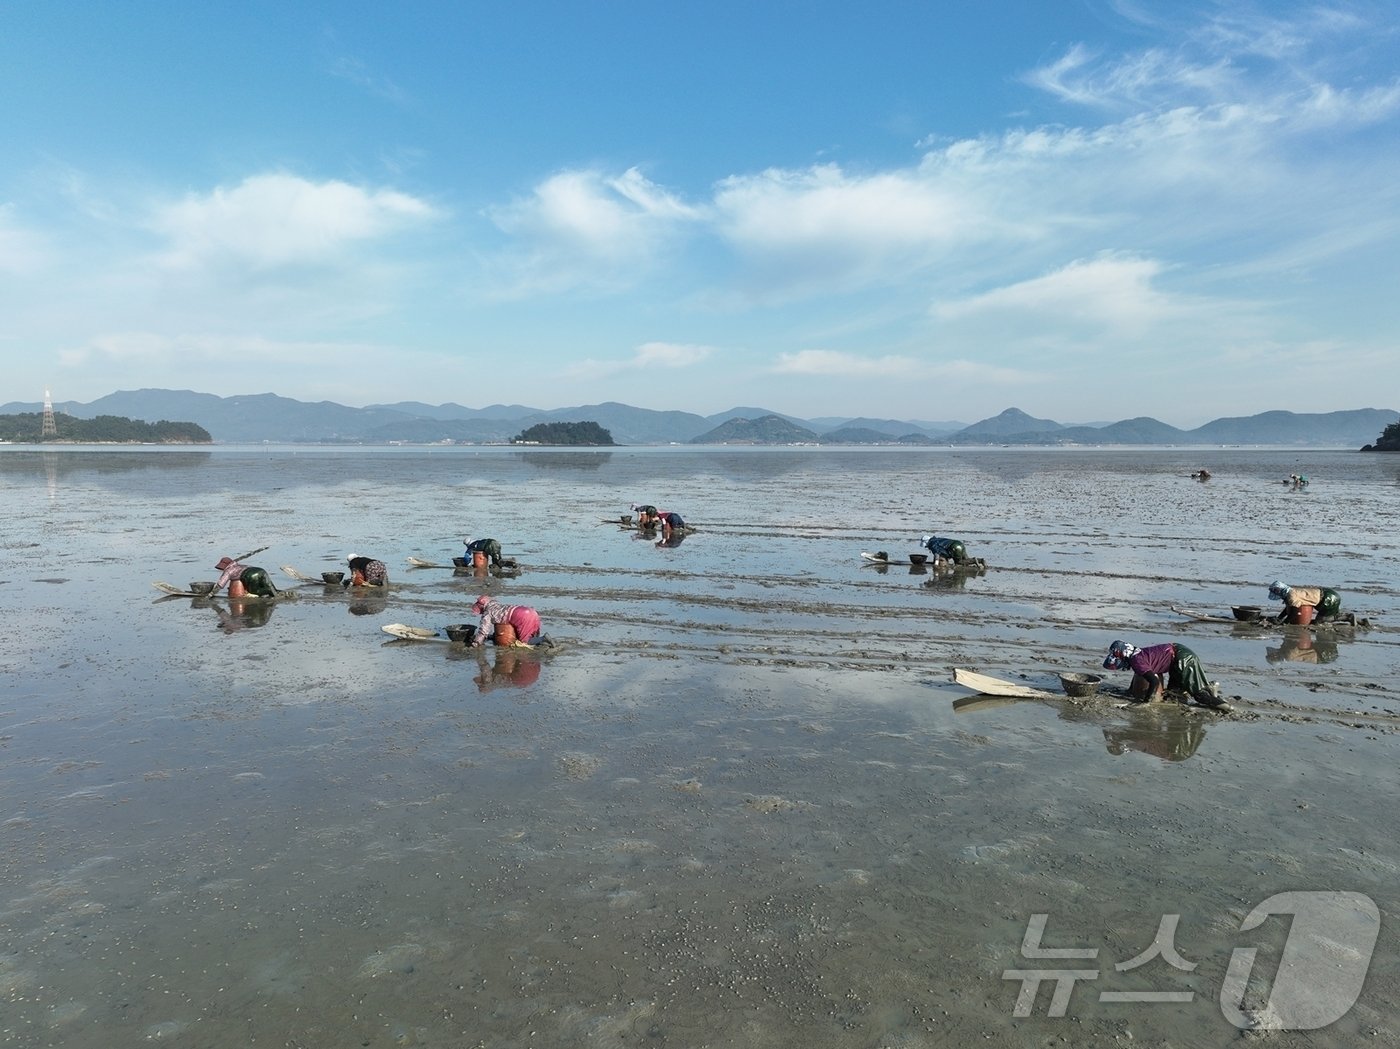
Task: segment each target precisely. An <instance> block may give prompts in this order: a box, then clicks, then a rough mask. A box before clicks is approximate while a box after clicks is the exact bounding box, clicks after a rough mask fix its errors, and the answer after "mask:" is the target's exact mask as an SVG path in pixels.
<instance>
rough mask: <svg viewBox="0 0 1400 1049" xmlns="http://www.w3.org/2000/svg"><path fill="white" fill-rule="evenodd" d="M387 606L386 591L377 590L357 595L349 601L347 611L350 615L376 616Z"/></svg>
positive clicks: (387, 596)
mask: <svg viewBox="0 0 1400 1049" xmlns="http://www.w3.org/2000/svg"><path fill="white" fill-rule="evenodd" d="M388 607H389V595H388V593H387V592H385V591H379V592H374V593H364V594H361V595H357V596H356V598H355V600H354V601H352V602H350V606H349V611H350V614H351V615H352V616H377V615H380V614H381V613H383V612H384V611H386V610H387V609H388Z"/></svg>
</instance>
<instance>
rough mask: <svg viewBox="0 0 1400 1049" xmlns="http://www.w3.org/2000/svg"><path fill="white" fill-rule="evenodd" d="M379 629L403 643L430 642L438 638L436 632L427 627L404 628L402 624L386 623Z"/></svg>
mask: <svg viewBox="0 0 1400 1049" xmlns="http://www.w3.org/2000/svg"><path fill="white" fill-rule="evenodd" d="M379 629H380V630H383V631H384V633H386V634H393V635H394V636H395V637H397V638H401V639H402V640H404V641H431V640H432V639H433V638H435V637H437V636H438V635H437V631H436V630H433V629H431V628H429V627H425V626H406V625H405V624H403V623H386V624H384V626H382V627H380V628H379Z"/></svg>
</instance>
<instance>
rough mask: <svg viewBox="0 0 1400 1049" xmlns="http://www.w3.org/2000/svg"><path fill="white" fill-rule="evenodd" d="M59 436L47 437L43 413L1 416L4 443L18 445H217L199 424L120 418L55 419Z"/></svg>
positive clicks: (0, 422) (1, 434)
mask: <svg viewBox="0 0 1400 1049" xmlns="http://www.w3.org/2000/svg"><path fill="white" fill-rule="evenodd" d="M54 428H55V429H56V430H57V431H58V433H57V435H56V436H50V437H45V436H44V435H43V433H44V416H43V414H42V413H41V412H25V413H22V414H19V415H0V440H6V441H12V442H14V443H16V444H213V443H214V438H213V437H211V436H210V435H209V431H208V430H206V429H205V428H204V427H202V426H200V425H199V424H197V423H186V422H168V421H166V420H164V419H162V420H161V421H160V422H154V423H148V422H142V421H141V420H139V419H127V418H124V417H123V416H120V415H99V416H97V417H96V418H93V419H77V418H74V417H73V416H71V415H61V414H60V415H55V416H54Z"/></svg>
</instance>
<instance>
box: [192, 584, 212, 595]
mask: <svg viewBox="0 0 1400 1049" xmlns="http://www.w3.org/2000/svg"><path fill="white" fill-rule="evenodd" d="M213 592H214V584H213V583H211V582H203V583H191V584H190V593H192V594H199V595H200V596H205V595H207V594H212V593H213Z"/></svg>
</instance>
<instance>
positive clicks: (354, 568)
mask: <svg viewBox="0 0 1400 1049" xmlns="http://www.w3.org/2000/svg"><path fill="white" fill-rule="evenodd" d="M345 563H346V564H347V565H349V566H350V578H349V579H347V580H345V582H344V584H343V585H344V586H388V585H389V569H388V568H387V567H386V566H385V564H384V562H383V561H376V560H374V559H373V558H370V557H361V556H360V555H359V554H351V555H350V556H349V557H347V558H346V559H345Z"/></svg>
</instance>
